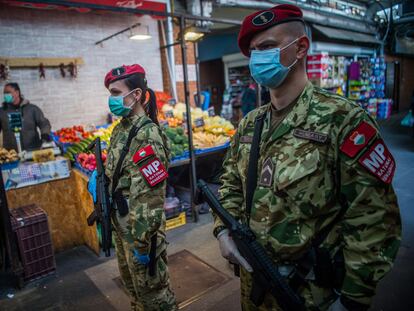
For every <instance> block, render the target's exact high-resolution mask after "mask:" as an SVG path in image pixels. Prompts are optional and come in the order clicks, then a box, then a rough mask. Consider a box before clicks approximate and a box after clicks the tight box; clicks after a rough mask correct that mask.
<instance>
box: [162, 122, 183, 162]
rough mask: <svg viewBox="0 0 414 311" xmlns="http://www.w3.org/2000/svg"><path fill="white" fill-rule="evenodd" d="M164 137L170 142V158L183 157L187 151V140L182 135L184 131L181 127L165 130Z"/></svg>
mask: <svg viewBox="0 0 414 311" xmlns="http://www.w3.org/2000/svg"><path fill="white" fill-rule="evenodd" d="M165 135H166V136H167V137H168V139H169V140H170V148H171V157H172V158H175V157H180V156H183V155H184V153H185V151H187V150H188V138H187V135H185V134H184V129H183V128H181V127H176V128H168V127H167V128H166V129H165Z"/></svg>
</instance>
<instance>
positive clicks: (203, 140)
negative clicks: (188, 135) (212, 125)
mask: <svg viewBox="0 0 414 311" xmlns="http://www.w3.org/2000/svg"><path fill="white" fill-rule="evenodd" d="M229 141H230V138H229V137H227V136H221V135H214V134H210V133H203V132H197V133H194V135H193V143H194V147H195V148H196V149H206V148H212V147H216V146H221V145H224V144H225V143H227V142H229Z"/></svg>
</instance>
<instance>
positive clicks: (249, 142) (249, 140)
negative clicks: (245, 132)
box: [240, 136, 253, 144]
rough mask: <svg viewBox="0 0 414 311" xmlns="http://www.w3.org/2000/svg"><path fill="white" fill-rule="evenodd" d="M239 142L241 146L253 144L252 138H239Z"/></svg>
mask: <svg viewBox="0 0 414 311" xmlns="http://www.w3.org/2000/svg"><path fill="white" fill-rule="evenodd" d="M240 142H241V143H242V144H251V143H252V142H253V136H242V137H240Z"/></svg>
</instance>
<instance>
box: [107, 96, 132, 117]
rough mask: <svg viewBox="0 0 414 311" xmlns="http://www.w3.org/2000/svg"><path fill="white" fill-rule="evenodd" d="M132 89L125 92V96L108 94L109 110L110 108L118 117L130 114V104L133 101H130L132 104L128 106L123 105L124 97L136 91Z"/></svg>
mask: <svg viewBox="0 0 414 311" xmlns="http://www.w3.org/2000/svg"><path fill="white" fill-rule="evenodd" d="M136 90H137V89H135V90H132V91H131V92H129V93H128V94H126V95H125V96H122V95H120V96H109V99H108V105H109V110H111V112H112V113H113V114H114V115H116V116H118V117H126V116H128V115H129V114H130V112H131V110H132V106H134V104H135V101H133V102H132V104H131V105H130V106H125V105H124V98H125V97H127V96H128V95H129V94H131V93H132V92H134V91H136Z"/></svg>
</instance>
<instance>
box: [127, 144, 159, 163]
mask: <svg viewBox="0 0 414 311" xmlns="http://www.w3.org/2000/svg"><path fill="white" fill-rule="evenodd" d="M153 155H155V152H154V149H152V146H151V145H148V146H145V147H144V148H141V149H139V150H138V151H137V152H135V154H134V156H133V158H132V161H134V163H139V162H141V161H142V160H144V159H146V158H149V157H150V156H153Z"/></svg>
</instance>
